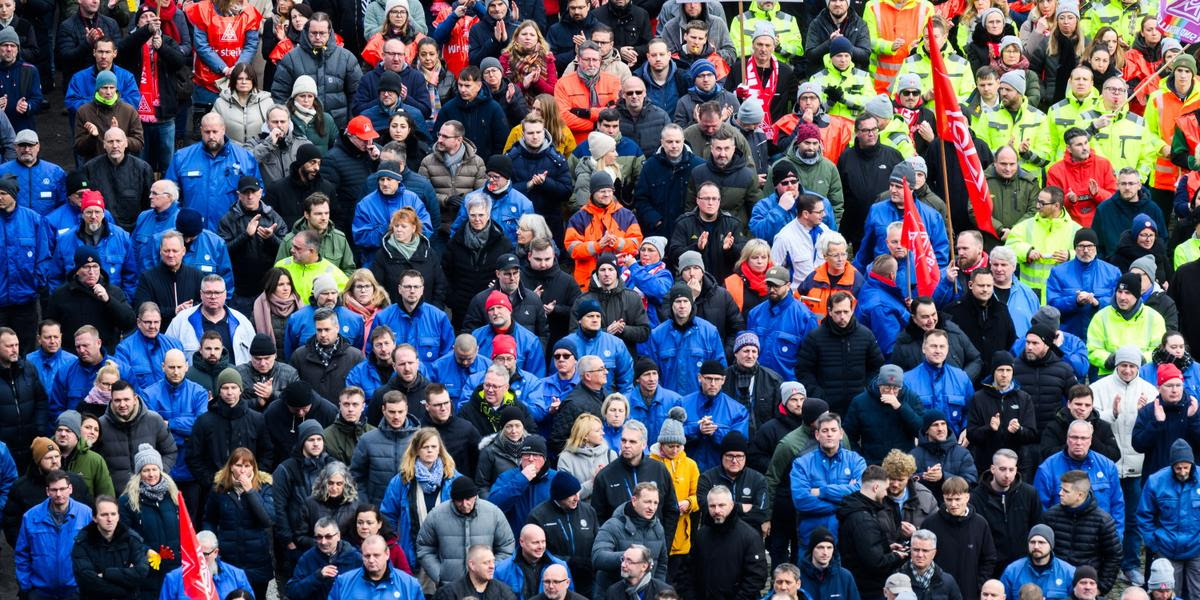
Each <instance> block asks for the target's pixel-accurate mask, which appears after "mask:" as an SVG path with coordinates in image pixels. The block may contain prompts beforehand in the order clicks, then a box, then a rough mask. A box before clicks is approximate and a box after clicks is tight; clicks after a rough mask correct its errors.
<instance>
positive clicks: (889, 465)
mask: <svg viewBox="0 0 1200 600" xmlns="http://www.w3.org/2000/svg"><path fill="white" fill-rule="evenodd" d="M883 470H884V471H885V472H886V473H887V476H888V479H908V478H909V477H912V476H913V473H916V472H917V460H916V459H915V458H913V457H912V455H911V454H906V453H904V452H901V451H900V450H895V449H893V450H892V451H891V452H888V453H887V456H885V457H883Z"/></svg>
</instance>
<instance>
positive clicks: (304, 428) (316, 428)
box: [296, 419, 325, 444]
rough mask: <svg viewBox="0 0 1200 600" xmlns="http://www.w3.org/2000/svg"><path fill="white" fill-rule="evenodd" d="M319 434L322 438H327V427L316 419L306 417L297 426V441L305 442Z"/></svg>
mask: <svg viewBox="0 0 1200 600" xmlns="http://www.w3.org/2000/svg"><path fill="white" fill-rule="evenodd" d="M314 435H319V436H321V439H324V438H325V428H324V427H322V426H321V423H320V422H318V421H317V420H316V419H305V420H304V421H303V422H302V423H300V425H299V426H298V427H296V442H297V443H298V444H303V443H304V442H307V441H308V438H310V437H312V436H314Z"/></svg>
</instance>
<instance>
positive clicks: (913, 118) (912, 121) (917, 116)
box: [896, 94, 921, 136]
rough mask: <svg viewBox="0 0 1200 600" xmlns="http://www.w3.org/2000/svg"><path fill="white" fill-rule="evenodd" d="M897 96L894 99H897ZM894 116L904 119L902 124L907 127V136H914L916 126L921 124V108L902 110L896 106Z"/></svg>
mask: <svg viewBox="0 0 1200 600" xmlns="http://www.w3.org/2000/svg"><path fill="white" fill-rule="evenodd" d="M899 97H900V96H899V94H897V96H896V98H897V99H899ZM896 114H898V115H900V116H901V117H903V118H904V124H905V125H908V134H909V135H910V136H911V135H916V133H917V126H918V125H920V124H921V107H920V106H918V107H916V108H904V107H903V106H901V105H900V104H897V105H896Z"/></svg>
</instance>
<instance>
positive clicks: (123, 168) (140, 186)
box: [83, 36, 174, 256]
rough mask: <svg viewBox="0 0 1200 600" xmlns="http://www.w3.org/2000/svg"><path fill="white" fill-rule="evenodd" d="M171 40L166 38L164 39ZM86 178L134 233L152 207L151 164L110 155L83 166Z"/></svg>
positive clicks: (152, 175) (130, 156)
mask: <svg viewBox="0 0 1200 600" xmlns="http://www.w3.org/2000/svg"><path fill="white" fill-rule="evenodd" d="M169 37H170V36H163V38H164V39H167V38H169ZM138 55H139V56H140V55H141V53H140V52H139V53H138ZM171 118H174V117H171ZM83 175H84V177H87V180H88V189H93V190H97V191H99V192H100V193H101V194H104V204H105V206H106V207H108V210H109V211H111V212H112V215H113V217H115V218H116V219H117V224H119V225H120V226H121V227H122V228H124V229H125V231H133V226H134V224H135V223H136V222H137V216H138V214H139V213H140V212H141V211H143V210H145V209H147V208H150V203H149V201H148V200H147V198H149V197H150V184H152V183H154V169H153V168H151V167H150V164H149V163H147V162H146V161H144V160H142V159H140V158H138V157H137V156H134V154H133V153H126V154H125V158H124V160H122V161H121V164H119V165H118V164H113V161H111V160H109V158H108V155H106V154H100V155H99V156H96V157H93V158H92V159H91V160H89V161H87V162H86V163H84V165H83ZM157 255H158V253H157V252H155V256H157Z"/></svg>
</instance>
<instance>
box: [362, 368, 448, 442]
mask: <svg viewBox="0 0 1200 600" xmlns="http://www.w3.org/2000/svg"><path fill="white" fill-rule="evenodd" d="M430 383H433V382H432V381H429V378H428V377H425V376H424V375H422V374H421V373H420V372H418V373H417V376H416V377H415V378H414V379H413V380H412V381H411V382H409V383H404V382H403V381H400V376H399V375H396V374H394V373H393V374H392V376H391V378H389V379H388V380H387V381H386V382H384V384H383V385H381V386H379V387H377V388H375V392H374V393H373V394H371V398H370V401H369V402H367V422H368V423H378V422H380V421H382V420H383V395H384V394H386V393H388V392H390V391H393V390H395V391H397V392H400V393H402V394H404V398H405V399H407V400H408V414H410V415H412V416H414V417H416V418H417V419H420V420H424V419H426V418H427V417H428V416H429V413H428V412H426V411H425V388H427V387H429V384H430ZM442 439H443V441H445V438H442ZM456 464H457V463H456Z"/></svg>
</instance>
